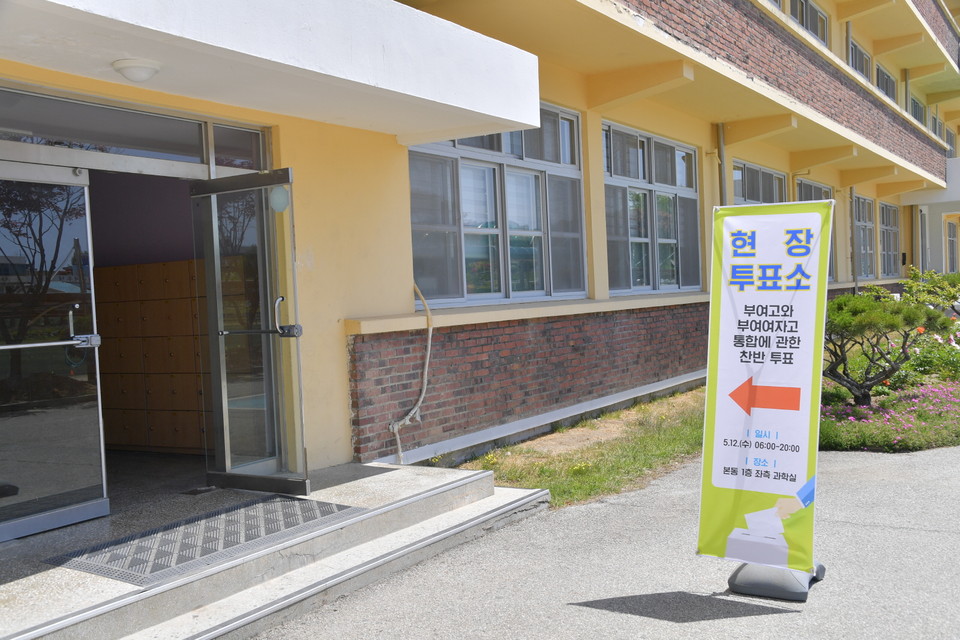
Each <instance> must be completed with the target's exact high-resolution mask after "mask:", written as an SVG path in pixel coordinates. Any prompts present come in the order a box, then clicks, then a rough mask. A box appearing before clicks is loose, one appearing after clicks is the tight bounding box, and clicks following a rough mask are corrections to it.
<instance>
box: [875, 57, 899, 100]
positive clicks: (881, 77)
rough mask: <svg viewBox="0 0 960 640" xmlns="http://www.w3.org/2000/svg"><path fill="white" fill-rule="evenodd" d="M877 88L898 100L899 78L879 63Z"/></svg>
mask: <svg viewBox="0 0 960 640" xmlns="http://www.w3.org/2000/svg"><path fill="white" fill-rule="evenodd" d="M877 88H878V89H880V91H882V92H883V93H884V94H885V95H886V96H887V97H888V98H890V99H891V100H893V101H894V102H896V101H897V80H896V78H894V77H893V74H891V73H889V72H888V71H887V70H886V69H884V68H883V67H881V66H880V65H879V64H878V65H877Z"/></svg>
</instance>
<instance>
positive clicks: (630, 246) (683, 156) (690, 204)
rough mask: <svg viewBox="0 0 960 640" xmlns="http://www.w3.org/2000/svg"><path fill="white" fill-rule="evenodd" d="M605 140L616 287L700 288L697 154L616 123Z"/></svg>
mask: <svg viewBox="0 0 960 640" xmlns="http://www.w3.org/2000/svg"><path fill="white" fill-rule="evenodd" d="M603 139H604V155H605V157H606V158H607V161H606V165H605V166H606V168H607V171H606V173H607V177H606V187H605V191H606V219H607V267H608V275H609V278H610V289H611V290H613V291H644V290H677V289H682V288H694V287H699V286H700V225H699V211H700V203H699V198H698V196H697V189H696V176H697V172H696V154H695V153H694V151H693V149H691V148H689V147H685V146H683V145H680V144H678V143H675V142H672V141H669V140H663V139H660V138H655V137H653V136H649V135H647V134H644V133H641V132H639V131H635V130H633V129H627V128H625V127H620V126H617V125H613V124H608V125H606V126H605V127H604V137H603Z"/></svg>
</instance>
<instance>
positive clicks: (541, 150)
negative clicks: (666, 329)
mask: <svg viewBox="0 0 960 640" xmlns="http://www.w3.org/2000/svg"><path fill="white" fill-rule="evenodd" d="M541 122H542V123H553V124H555V125H556V126H555V127H553V128H551V129H549V130H548V131H547V134H548V135H549V138H548V139H547V140H546V141H544V138H543V137H542V136H543V135H544V131H543V127H541V129H534V130H526V131H523V132H509V133H502V134H491V135H487V136H477V137H474V138H464V139H461V140H453V141H447V142H439V143H433V144H426V145H420V146H417V147H411V149H410V158H411V166H412V165H413V163H414V162H417V161H418V160H421V159H422V160H423V161H425V162H429V161H430V160H433V161H435V162H439V161H442V160H445V161H446V162H448V163H450V164H449V165H448V166H449V167H450V172H451V175H452V177H451V180H452V183H453V185H454V186H453V189H452V193H451V198H452V201H453V202H452V203H451V205H450V207H451V211H452V213H451V218H452V219H453V220H454V222H453V223H452V224H450V225H445V226H444V225H439V226H438V225H430V224H424V223H417V222H413V220H411V232H412V234H413V241H414V271H415V274H416V272H417V270H418V263H419V264H421V265H422V266H421V267H420V268H421V269H427V268H428V267H427V265H429V263H430V258H431V256H424V258H425V259H424V260H423V261H422V262H421V260H420V257H419V256H418V255H417V249H416V248H417V239H418V234H419V235H420V236H422V235H423V234H429V233H435V234H440V233H446V234H448V237H449V239H450V241H451V242H455V244H456V250H455V251H452V252H451V253H450V254H449V255H448V254H444V255H442V256H441V257H440V259H441V262H442V263H443V265H444V267H445V269H447V270H448V271H447V275H450V274H452V273H453V270H454V267H456V269H457V270H458V272H459V289H458V290H454V288H453V287H452V286H451V287H449V289H448V290H447V291H441V290H440V289H437V290H432V289H430V290H429V292H428V291H424V294H425V297H427V298H428V299H430V300H431V305H436V306H439V307H443V306H449V307H454V306H470V305H473V304H498V303H509V302H517V301H528V300H544V299H564V298H566V299H569V298H583V297H584V296H585V295H586V246H585V232H584V229H585V219H584V206H583V202H584V200H583V175H582V171H581V143H580V127H579V123H580V119H579V116H578V115H577V114H576V113H575V112H572V111H568V110H565V109H562V108H560V107H555V106H551V105H547V104H543V105H541ZM543 126H549V124H544V125H543ZM565 131H566V133H564V132H565ZM542 156H550V157H551V158H552V159H547V160H544V159H542V158H541V157H542ZM470 168H482V169H484V170H485V171H486V172H489V174H488V175H491V176H492V178H493V180H492V185H493V186H492V194H489V195H490V205H491V206H492V207H493V211H492V216H493V219H494V220H495V224H494V223H491V226H489V227H485V228H479V227H476V228H468V227H466V226H465V224H464V222H465V221H464V213H465V212H464V205H465V201H464V199H463V196H464V194H463V191H462V189H463V188H464V184H462V181H463V179H464V171H465V170H469V169H470ZM511 175H525V176H530V177H531V178H533V179H534V180H536V182H537V189H536V190H535V191H536V199H537V202H538V204H539V228H523V229H520V228H511V225H510V220H508V216H509V215H510V213H511V212H510V211H508V207H509V204H508V203H509V195H508V193H507V188H508V187H507V181H508V176H511ZM413 179H414V178H413V175H412V174H411V181H412V180H413ZM563 181H568V182H566V184H564V182H563ZM569 181H575V182H576V189H575V194H573V195H574V197H575V200H576V202H575V203H572V204H573V205H575V207H576V212H575V215H573V216H567V218H564V219H562V220H561V219H560V218H559V217H557V216H559V213H556V214H555V215H554V217H551V212H553V211H555V212H559V211H560V210H561V209H560V205H559V204H553V203H551V193H552V190H553V188H554V187H556V188H557V189H560V190H563V189H566V188H567V187H570V188H571V189H572V187H573V185H572V184H571V182H569ZM415 187H416V185H414V184H412V183H411V195H413V194H414V193H415V192H416V188H415ZM568 193H572V191H568ZM412 204H413V206H412V207H411V216H412V217H413V218H414V219H415V218H416V215H417V212H416V211H415V207H416V205H415V203H412ZM572 218H576V219H575V220H572ZM564 221H565V222H567V223H568V225H569V224H570V223H571V221H572V226H573V227H574V228H573V230H571V229H570V228H564V227H563V226H562V222H564ZM478 235H485V236H490V237H495V238H496V241H495V243H492V245H491V246H495V248H496V251H497V253H496V261H497V265H496V266H497V267H498V273H499V277H498V278H492V277H491V280H496V281H497V283H498V284H499V290H498V291H482V292H473V293H471V292H469V286H468V285H469V274H468V273H467V270H468V262H469V259H470V258H469V256H468V255H467V254H466V251H467V248H468V247H467V240H468V238H470V237H476V236H478ZM511 238H514V239H528V238H529V239H533V242H534V246H536V241H538V240H539V252H540V254H539V257H538V258H537V259H538V260H539V264H540V269H539V270H540V272H541V273H542V286H536V287H523V288H521V289H517V288H515V287H514V284H515V281H514V279H513V277H512V276H513V275H516V274H512V273H511V269H514V268H515V266H514V265H516V264H517V262H516V261H514V260H513V259H512V256H511ZM571 244H576V245H577V246H576V250H575V258H576V259H575V260H573V261H571V260H570V259H569V255H570V253H569V252H566V253H561V249H560V247H561V246H564V245H566V247H565V248H566V249H569V247H570V245H571ZM518 250H519V247H518ZM555 254H556V255H557V256H558V257H561V258H563V260H562V261H558V262H557V263H556V264H554V262H553V257H554V255H555ZM534 255H535V256H536V255H537V252H536V251H534ZM514 257H515V255H514ZM454 261H456V262H457V264H456V265H454V264H453V262H454ZM491 262H492V258H491ZM574 262H575V263H576V264H573V263H574ZM571 264H573V266H572V271H567V272H566V273H562V271H563V270H564V269H569V268H571V267H570V265H571ZM571 273H573V275H572V276H571V275H570V274H571ZM419 275H420V278H421V280H424V279H425V278H424V273H423V272H421V273H420V274H419ZM564 279H567V280H571V281H575V282H574V285H573V286H572V287H564V286H562V281H563V280H564ZM424 288H425V287H421V289H424Z"/></svg>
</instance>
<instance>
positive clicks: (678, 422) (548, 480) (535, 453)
mask: <svg viewBox="0 0 960 640" xmlns="http://www.w3.org/2000/svg"><path fill="white" fill-rule="evenodd" d="M824 399H825V401H827V402H829V404H824V405H823V406H822V407H821V419H820V449H821V450H840V451H886V452H898V451H916V450H919V449H929V448H933V447H945V446H956V445H960V383H956V382H949V383H947V382H934V383H931V384H927V385H922V386H918V387H912V388H909V389H905V390H902V391H897V392H890V393H889V394H888V395H885V396H883V397H879V398H876V399H875V400H874V405H873V406H872V407H853V406H852V405H850V404H849V401H848V400H847V399H846V398H843V397H842V394H838V393H836V389H829V388H828V391H827V392H825V394H824ZM703 409H704V389H703V388H700V389H696V390H694V391H689V392H686V393H682V394H677V395H674V396H670V397H668V398H662V399H659V400H654V401H652V402H648V403H642V404H638V405H636V406H634V407H631V408H630V409H625V410H623V411H618V412H616V413H612V414H607V415H604V416H601V417H600V418H597V419H595V420H586V421H584V422H581V423H579V424H578V425H576V426H574V427H570V428H568V429H562V430H560V431H557V432H555V433H552V434H549V435H547V436H543V437H540V438H536V439H533V440H530V441H527V442H523V443H520V444H516V445H513V446H510V447H505V448H501V449H494V450H492V451H490V452H488V453H487V454H485V455H483V456H481V457H479V458H477V459H475V460H472V461H470V462H467V463H465V464H463V465H461V468H463V469H488V470H492V471H493V472H494V474H495V478H496V483H497V485H499V486H506V487H524V488H531V489H532V488H541V489H549V490H550V494H551V496H552V497H551V504H552V506H554V507H563V506H567V505H570V504H575V503H579V502H586V501H588V500H592V499H596V498H599V497H602V496H605V495H611V494H615V493H619V492H621V491H627V490H631V489H637V488H640V487H642V486H643V485H644V484H645V483H647V482H649V481H650V480H651V479H653V478H655V477H657V476H659V475H662V474H663V473H665V472H667V471H669V470H671V469H673V468H674V467H675V466H676V465H677V464H679V463H682V462H685V461H687V460H689V459H691V458H692V457H694V456H696V455H698V454H699V453H700V451H701V447H702V444H703Z"/></svg>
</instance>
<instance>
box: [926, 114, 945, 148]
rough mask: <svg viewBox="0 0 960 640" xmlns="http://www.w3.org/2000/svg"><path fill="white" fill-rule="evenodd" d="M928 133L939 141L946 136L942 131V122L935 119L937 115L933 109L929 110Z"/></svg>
mask: <svg viewBox="0 0 960 640" xmlns="http://www.w3.org/2000/svg"><path fill="white" fill-rule="evenodd" d="M930 131H931V132H932V133H933V135H935V136H937V137H938V138H940V139H941V140H943V139H944V137H946V134H945V133H944V130H943V120H941V119H940V118H938V117H937V114H936V113H934V111H933V109H931V110H930Z"/></svg>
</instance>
